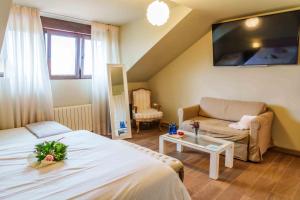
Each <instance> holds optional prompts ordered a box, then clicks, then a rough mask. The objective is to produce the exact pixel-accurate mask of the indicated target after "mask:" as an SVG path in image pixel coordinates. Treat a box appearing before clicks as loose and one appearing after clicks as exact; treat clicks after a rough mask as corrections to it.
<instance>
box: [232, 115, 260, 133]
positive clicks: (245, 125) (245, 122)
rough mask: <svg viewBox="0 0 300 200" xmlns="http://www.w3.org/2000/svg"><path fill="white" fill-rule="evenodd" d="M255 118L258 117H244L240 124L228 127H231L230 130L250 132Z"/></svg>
mask: <svg viewBox="0 0 300 200" xmlns="http://www.w3.org/2000/svg"><path fill="white" fill-rule="evenodd" d="M255 117H256V116H251V115H243V116H242V118H241V119H240V121H239V122H237V123H232V124H229V125H228V126H229V127H230V128H234V129H238V130H248V129H250V124H251V121H252V120H253V119H254V118H255Z"/></svg>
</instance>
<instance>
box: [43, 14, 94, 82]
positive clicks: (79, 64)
mask: <svg viewBox="0 0 300 200" xmlns="http://www.w3.org/2000/svg"><path fill="white" fill-rule="evenodd" d="M41 21H42V26H43V30H44V36H45V35H46V34H47V37H45V44H46V48H47V49H46V52H47V63H48V69H49V77H50V79H51V80H64V79H91V78H92V76H91V75H84V74H83V73H84V57H85V56H84V43H85V42H84V40H85V39H91V25H87V24H80V23H75V22H69V21H64V20H59V19H53V18H48V17H43V16H42V17H41ZM52 35H61V36H66V37H75V38H76V46H75V48H76V53H75V57H76V58H75V59H76V60H75V75H51V36H52ZM46 39H47V41H46Z"/></svg>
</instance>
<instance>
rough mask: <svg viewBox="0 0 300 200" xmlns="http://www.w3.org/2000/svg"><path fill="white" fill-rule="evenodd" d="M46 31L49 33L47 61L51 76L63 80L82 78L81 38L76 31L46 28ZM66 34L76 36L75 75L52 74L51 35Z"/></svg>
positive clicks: (52, 78) (65, 35)
mask: <svg viewBox="0 0 300 200" xmlns="http://www.w3.org/2000/svg"><path fill="white" fill-rule="evenodd" d="M44 33H47V41H45V42H46V43H47V62H48V70H49V77H50V79H51V80H62V79H80V73H79V71H80V64H79V58H78V57H79V55H80V53H79V51H80V44H79V43H80V39H79V38H78V35H77V34H76V33H71V32H65V31H58V30H44ZM52 35H57V36H64V37H71V38H75V39H76V40H75V75H52V74H51V36H52Z"/></svg>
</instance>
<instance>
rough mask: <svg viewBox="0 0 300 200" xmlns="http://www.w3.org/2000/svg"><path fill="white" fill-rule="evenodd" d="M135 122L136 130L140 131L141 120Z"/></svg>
mask: <svg viewBox="0 0 300 200" xmlns="http://www.w3.org/2000/svg"><path fill="white" fill-rule="evenodd" d="M135 124H136V132H137V133H139V132H140V122H139V121H135Z"/></svg>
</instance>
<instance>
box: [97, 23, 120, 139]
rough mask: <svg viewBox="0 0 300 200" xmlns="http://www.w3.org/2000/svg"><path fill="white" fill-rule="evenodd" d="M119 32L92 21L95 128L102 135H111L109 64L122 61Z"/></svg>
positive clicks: (115, 28) (116, 29) (116, 28)
mask: <svg viewBox="0 0 300 200" xmlns="http://www.w3.org/2000/svg"><path fill="white" fill-rule="evenodd" d="M118 34H119V28H118V27H114V26H111V25H105V24H99V23H92V54H93V56H92V58H93V73H92V108H93V130H94V132H96V133H98V134H102V135H109V132H110V117H109V107H108V77H107V64H118V63H119V62H120V60H119V59H120V58H119V40H118V38H119V37H118Z"/></svg>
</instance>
